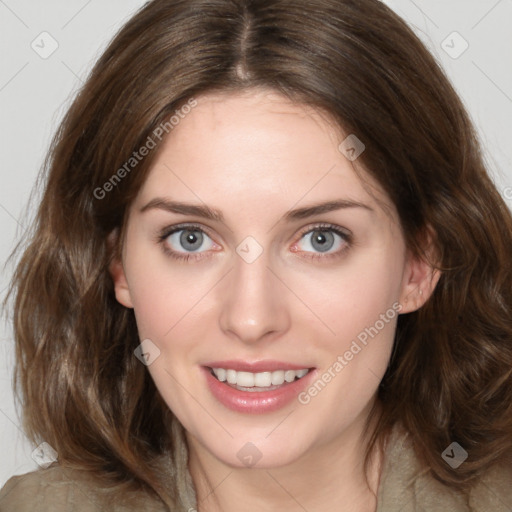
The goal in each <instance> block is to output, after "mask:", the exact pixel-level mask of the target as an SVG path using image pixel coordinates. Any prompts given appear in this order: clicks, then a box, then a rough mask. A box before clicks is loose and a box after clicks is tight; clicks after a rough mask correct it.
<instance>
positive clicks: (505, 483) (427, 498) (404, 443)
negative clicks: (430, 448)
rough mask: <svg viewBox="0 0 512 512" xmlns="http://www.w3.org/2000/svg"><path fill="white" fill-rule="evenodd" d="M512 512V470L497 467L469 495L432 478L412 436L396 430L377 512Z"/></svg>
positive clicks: (383, 471) (380, 488)
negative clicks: (420, 458) (421, 461)
mask: <svg viewBox="0 0 512 512" xmlns="http://www.w3.org/2000/svg"><path fill="white" fill-rule="evenodd" d="M390 510H400V511H401V512H423V511H427V510H428V511H429V512H437V511H439V512H441V511H442V512H444V511H446V510H450V511H451V512H488V511H490V510H492V511H493V512H510V510H512V467H511V466H507V467H504V466H495V467H493V468H492V469H490V470H489V471H487V472H486V473H485V474H484V475H483V476H482V477H481V478H480V480H479V481H478V483H476V484H475V485H474V487H473V488H472V489H471V491H470V492H469V493H466V494H464V493H462V492H460V491H456V490H454V489H452V488H450V487H448V486H446V485H443V484H442V483H441V482H439V481H438V480H436V479H435V478H433V476H432V475H431V471H430V468H428V467H424V466H422V465H421V463H420V462H419V460H418V459H417V457H416V455H415V452H414V446H413V442H412V440H411V437H410V436H409V434H408V433H407V432H406V431H405V430H404V429H403V428H402V427H400V426H396V427H395V428H394V429H393V432H392V434H391V436H390V438H389V442H388V446H387V448H386V454H385V459H384V463H383V467H382V473H381V482H380V485H379V490H378V507H377V512H388V511H390Z"/></svg>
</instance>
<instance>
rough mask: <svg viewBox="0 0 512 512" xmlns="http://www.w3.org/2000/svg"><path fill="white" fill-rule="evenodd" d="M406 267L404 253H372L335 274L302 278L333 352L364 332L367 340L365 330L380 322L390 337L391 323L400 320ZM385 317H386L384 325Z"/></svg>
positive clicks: (303, 289) (302, 286) (349, 261)
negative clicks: (398, 304) (403, 272)
mask: <svg viewBox="0 0 512 512" xmlns="http://www.w3.org/2000/svg"><path fill="white" fill-rule="evenodd" d="M402 265H403V260H402V258H401V255H400V254H392V253H391V252H386V251H372V252H368V253H367V254H365V255H364V256H363V257H353V258H352V259H347V260H346V261H345V262H343V263H341V264H340V266H339V267H337V268H336V269H333V270H331V271H323V272H314V273H311V274H310V276H307V275H306V276H304V277H302V278H301V279H302V282H301V283H298V284H297V287H298V289H300V290H301V293H302V295H303V296H304V297H307V301H305V302H307V304H308V306H309V307H310V309H311V311H312V312H314V313H315V315H316V316H317V317H318V318H319V319H321V320H322V323H323V327H322V330H321V331H319V332H323V333H325V335H324V336H323V337H322V339H323V343H325V342H326V341H328V343H329V346H330V347H331V348H332V349H333V350H337V351H340V350H345V349H346V347H347V345H350V342H351V341H352V340H353V339H355V338H357V337H358V336H359V335H360V334H361V333H363V334H362V335H361V338H364V332H366V331H365V329H366V328H369V327H371V326H374V325H375V324H376V323H377V328H378V329H379V331H381V330H382V331H383V334H384V335H387V331H390V330H392V326H390V325H389V323H393V322H389V323H388V320H389V319H391V320H393V319H395V321H396V318H395V317H396V307H397V304H396V302H397V300H398V298H399V296H400V288H401V277H402ZM393 304H395V309H393ZM386 313H387V316H386ZM381 315H385V316H386V318H385V321H384V325H382V321H381ZM329 333H330V335H329ZM391 335H392V333H391Z"/></svg>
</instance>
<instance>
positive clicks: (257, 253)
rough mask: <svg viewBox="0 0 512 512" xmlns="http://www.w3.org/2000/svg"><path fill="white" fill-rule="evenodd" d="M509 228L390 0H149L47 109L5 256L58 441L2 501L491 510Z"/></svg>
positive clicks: (50, 438) (498, 483) (453, 108)
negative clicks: (26, 225) (33, 192)
mask: <svg viewBox="0 0 512 512" xmlns="http://www.w3.org/2000/svg"><path fill="white" fill-rule="evenodd" d="M511 253H512V219H511V215H510V212H509V211H508V209H507V207H506V205H505V204H504V202H503V201H502V199H501V197H500V195H499V193H498V192H497V191H496V189H495V188H494V186H493V184H492V182H491V180H490V179H489V177H488V175H487V174H486V170H485V167H484V164H483V162H482V158H481V155H480V150H479V145H478V140H477V137H476V135H475V132H474V129H473V127H472V126H471V123H470V122H469V119H468V116H467V113H466V112H465V110H464V108H463V106H462V104H461V102H460V100H459V99H458V97H457V95H456V94H455V92H454V91H453V89H452V87H451V85H450V84H449V82H448V81H447V79H446V78H445V76H444V75H443V73H442V71H441V70H440V68H439V67H438V65H437V64H436V62H435V61H434V59H433V58H432V57H431V56H430V54H429V53H428V51H427V50H426V49H425V48H424V46H423V45H422V44H421V43H420V41H419V40H418V39H417V38H416V37H415V36H414V34H413V33H412V32H411V30H410V29H409V28H408V27H407V26H406V24H405V23H404V22H403V21H402V20H400V19H399V18H398V17H397V16H396V15H395V14H394V13H393V12H392V11H391V10H390V9H389V8H387V7H386V6H384V5H383V4H381V3H380V2H378V1H376V0H362V1H361V0H359V1H355V0H354V1H352V0H343V1H336V0H315V1H314V2H305V1H302V0H301V1H297V0H294V1H290V0H279V1H276V2H264V1H249V0H231V1H229V0H217V1H211V0H209V1H208V2H206V1H204V0H187V1H163V0H154V1H152V2H149V3H148V4H146V5H145V6H144V7H143V8H142V9H141V11H140V12H139V13H137V14H136V15H135V16H134V17H133V19H132V20H130V21H129V22H128V23H127V25H126V26H125V27H124V28H123V29H122V30H121V31H120V33H119V34H118V35H117V36H116V38H115V39H114V40H113V42H112V43H111V44H110V46H109V47H108V48H107V50H106V51H105V53H104V55H103V56H102V57H101V58H100V60H99V62H98V63H97V65H96V66H95V68H94V70H93V71H92V73H91V76H90V77H89V79H88V80H87V82H86V84H85V85H84V87H83V89H82V90H81V92H80V94H79V95H78V97H77V98H76V100H75V102H74V103H73V105H72V107H71V108H70V110H69V112H68V114H67V116H66V118H65V119H64V121H63V124H62V126H61V128H60V130H59V132H58V134H57V135H56V138H55V140H54V144H53V146H52V150H51V155H50V158H49V163H48V176H47V181H46V188H45V192H44V196H43V199H42V202H41V205H40V208H39V212H38V215H37V219H36V225H35V227H34V233H33V235H32V238H31V240H30V243H29V245H28V246H27V248H26V249H25V251H24V253H23V256H22V258H21V260H20V263H19V266H18V268H17V271H16V273H15V276H14V280H13V288H12V293H14V294H15V311H14V325H15V334H16V347H17V364H18V366H17V376H18V382H17V384H18V386H19V390H20V391H21V396H22V403H23V411H24V418H25V428H26V430H27V433H28V435H29V436H31V439H33V441H34V442H35V443H36V444H38V445H39V446H40V448H39V450H40V458H41V459H42V460H43V461H46V462H45V464H44V465H45V466H48V465H49V462H51V461H52V460H55V459H58V460H57V462H55V463H54V464H51V465H49V467H47V468H46V469H41V470H38V471H37V472H33V473H29V474H27V475H24V476H21V477H14V478H12V479H11V480H9V481H8V482H7V484H6V485H5V487H4V488H3V490H2V493H1V494H0V508H1V510H2V511H4V510H5V511H6V512H9V511H11V510H17V511H19V510H33V509H34V507H35V506H36V504H37V507H38V510H41V506H43V505H41V504H42V503H44V507H46V508H44V510H52V511H55V510H71V509H73V508H72V507H78V508H79V509H80V510H94V511H96V510H139V509H141V508H142V509H144V510H172V511H174V510H179V511H186V510H189V511H191V510H199V511H208V512H211V511H220V510H223V511H231V510H235V509H236V510H239V509H240V507H241V503H243V506H242V508H243V510H249V511H252V510H277V509H280V510H311V511H313V510H324V511H325V510H337V511H339V510H347V511H349V510H358V511H376V510H377V511H379V512H381V511H396V510H429V511H431V510H453V511H459V510H460V511H462V510H464V511H465V510H479V511H480V510H481V511H484V510H485V511H487V510H508V509H509V508H511V507H512V493H511V490H510V489H509V486H508V485H507V484H508V482H509V481H510V477H511V469H510V466H511V463H510V458H509V457H510V453H511V444H512V439H511V436H510V433H511V427H512V409H511V406H510V398H509V397H510V396H511V392H512V380H511V376H510V373H511V370H510V368H511V366H512V348H511V341H512V322H511V314H510V311H511V309H510V308H511V305H512V286H511V284H512V283H511V273H510V254H511ZM40 443H41V444H40ZM500 507H501V508H500ZM507 507H508V508H507Z"/></svg>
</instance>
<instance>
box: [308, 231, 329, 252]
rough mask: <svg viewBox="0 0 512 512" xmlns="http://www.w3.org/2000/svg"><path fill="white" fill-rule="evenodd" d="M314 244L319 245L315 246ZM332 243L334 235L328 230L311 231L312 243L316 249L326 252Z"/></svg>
mask: <svg viewBox="0 0 512 512" xmlns="http://www.w3.org/2000/svg"><path fill="white" fill-rule="evenodd" d="M316 244H319V245H318V246H316ZM333 244H334V236H333V234H332V233H330V232H329V231H318V230H317V231H313V236H312V245H313V247H314V248H315V249H316V250H318V251H320V252H326V251H328V250H329V249H331V248H332V246H333Z"/></svg>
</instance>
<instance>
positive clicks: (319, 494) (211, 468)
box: [187, 417, 382, 512]
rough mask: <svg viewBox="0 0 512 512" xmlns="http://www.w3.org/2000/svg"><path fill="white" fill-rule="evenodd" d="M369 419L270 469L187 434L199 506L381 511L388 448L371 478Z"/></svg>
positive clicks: (210, 511) (376, 456)
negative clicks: (239, 461)
mask: <svg viewBox="0 0 512 512" xmlns="http://www.w3.org/2000/svg"><path fill="white" fill-rule="evenodd" d="M364 419H365V417H363V418H362V420H363V421H361V420H358V421H357V423H354V424H352V425H351V426H350V428H348V429H347V430H346V431H344V432H342V433H340V434H339V435H338V436H337V437H335V438H333V439H331V440H330V441H329V442H327V443H324V444H321V445H315V446H314V447H312V448H311V449H310V450H308V451H307V452H305V453H304V454H303V455H302V456H301V457H300V458H299V459H297V460H295V461H293V462H292V463H290V464H287V465H284V466H279V467H274V468H269V469H256V468H234V467H232V466H228V465H226V464H224V463H223V462H222V461H220V460H219V459H218V458H216V457H215V456H213V455H212V454H211V453H210V452H208V451H207V450H206V449H205V448H204V447H203V446H202V445H201V444H200V443H198V442H197V440H196V439H194V438H193V437H192V436H190V435H189V434H187V441H188V445H189V470H190V474H191V476H192V479H193V481H194V485H195V488H196V494H197V503H198V506H197V508H198V511H199V512H235V511H237V512H238V511H239V510H240V503H244V510H245V511H247V512H256V511H258V512H259V511H261V510H289V511H295V510H297V511H298V512H299V511H304V510H308V511H311V512H313V511H322V512H331V511H332V512H334V511H336V512H356V511H357V512H375V510H376V508H377V490H378V486H379V482H380V473H381V466H382V452H381V450H379V449H376V450H375V451H374V453H373V454H372V458H371V460H370V464H369V467H368V474H367V476H368V482H367V481H366V479H365V474H364V470H363V463H364V454H365V449H366V446H367V442H368V437H369V436H366V437H364V438H363V435H362V431H363V422H364ZM373 426H374V422H372V425H370V428H369V433H370V434H371V432H372V428H373Z"/></svg>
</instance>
